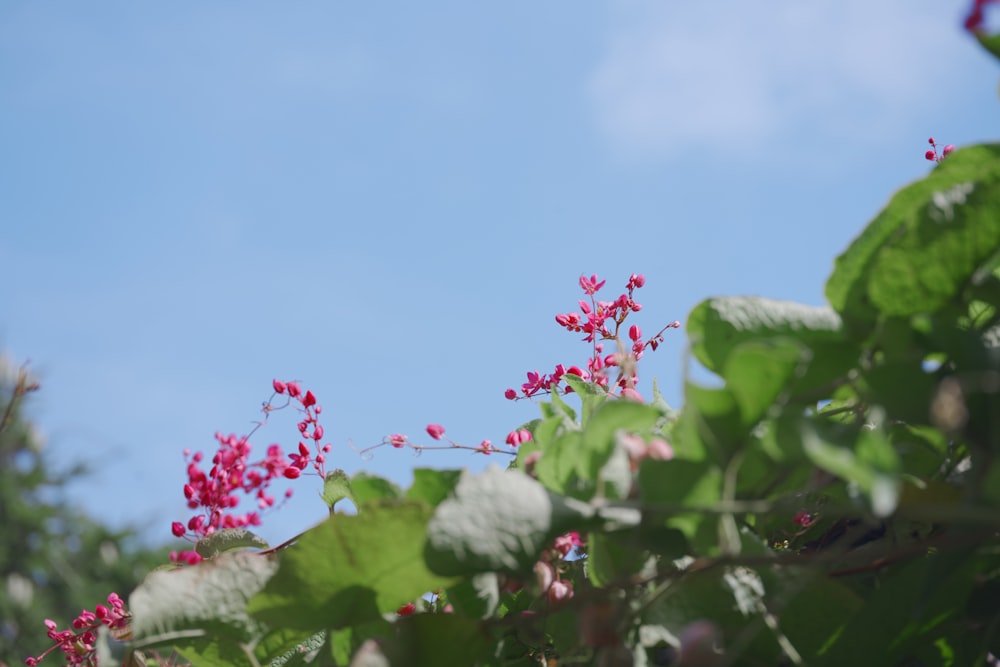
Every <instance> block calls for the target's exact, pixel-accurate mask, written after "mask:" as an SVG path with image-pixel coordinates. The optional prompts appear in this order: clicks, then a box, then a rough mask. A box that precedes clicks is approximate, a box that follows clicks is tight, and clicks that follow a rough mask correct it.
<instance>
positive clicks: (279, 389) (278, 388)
mask: <svg viewBox="0 0 1000 667" xmlns="http://www.w3.org/2000/svg"><path fill="white" fill-rule="evenodd" d="M271 386H272V387H274V391H275V393H277V394H284V393H285V383H284V382H282V381H280V380H272V381H271Z"/></svg>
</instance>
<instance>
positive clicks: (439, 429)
mask: <svg viewBox="0 0 1000 667" xmlns="http://www.w3.org/2000/svg"><path fill="white" fill-rule="evenodd" d="M427 435H429V436H431V437H432V438H434V439H435V440H440V439H441V438H442V437H444V426H441V425H440V424H428V425H427Z"/></svg>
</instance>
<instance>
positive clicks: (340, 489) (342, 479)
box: [323, 468, 358, 513]
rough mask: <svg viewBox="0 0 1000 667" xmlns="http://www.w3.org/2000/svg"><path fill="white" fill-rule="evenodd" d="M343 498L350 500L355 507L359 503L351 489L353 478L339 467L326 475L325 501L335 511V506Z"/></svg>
mask: <svg viewBox="0 0 1000 667" xmlns="http://www.w3.org/2000/svg"><path fill="white" fill-rule="evenodd" d="M341 500H350V501H351V503H352V504H353V505H354V506H355V507H357V505H358V503H357V501H356V500H355V499H354V494H353V493H352V491H351V478H350V477H349V476H348V474H347V473H346V472H344V471H343V470H341V469H340V468H338V469H336V470H334V471H333V472H330V473H327V475H326V480H325V481H324V482H323V502H325V503H326V506H327V507H329V508H330V512H331V513H333V509H334V506H335V505H336V504H337V503H339V502H340V501H341Z"/></svg>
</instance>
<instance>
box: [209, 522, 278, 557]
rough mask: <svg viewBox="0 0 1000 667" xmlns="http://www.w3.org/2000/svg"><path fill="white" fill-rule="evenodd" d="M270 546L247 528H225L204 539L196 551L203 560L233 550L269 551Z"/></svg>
mask: <svg viewBox="0 0 1000 667" xmlns="http://www.w3.org/2000/svg"><path fill="white" fill-rule="evenodd" d="M267 547H268V544H267V542H266V541H265V540H264V538H262V537H258V536H257V535H255V534H254V533H252V532H250V531H249V530H247V529H246V528H223V529H222V530H218V531H216V532H214V533H212V534H211V535H209V536H208V537H203V538H202V539H200V540H198V543H197V544H195V545H194V550H195V551H197V552H198V555H199V556H201V557H202V558H214V557H215V556H218V555H219V554H221V553H223V552H226V551H232V550H233V549H246V548H253V549H267Z"/></svg>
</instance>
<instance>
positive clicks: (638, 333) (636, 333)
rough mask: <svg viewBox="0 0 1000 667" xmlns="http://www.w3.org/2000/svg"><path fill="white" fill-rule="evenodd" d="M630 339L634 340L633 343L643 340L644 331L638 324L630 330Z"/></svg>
mask: <svg viewBox="0 0 1000 667" xmlns="http://www.w3.org/2000/svg"><path fill="white" fill-rule="evenodd" d="M628 337H629V338H630V339H632V342H635V341H637V340H639V339H640V338H642V329H640V328H639V325H638V324H633V325H632V326H630V327H629V328H628Z"/></svg>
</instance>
